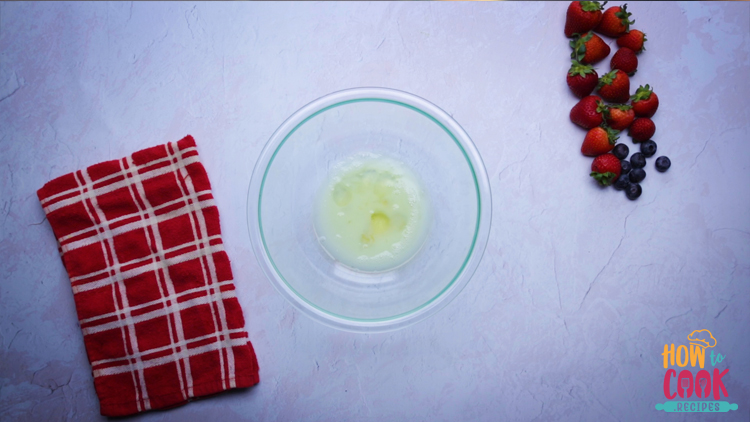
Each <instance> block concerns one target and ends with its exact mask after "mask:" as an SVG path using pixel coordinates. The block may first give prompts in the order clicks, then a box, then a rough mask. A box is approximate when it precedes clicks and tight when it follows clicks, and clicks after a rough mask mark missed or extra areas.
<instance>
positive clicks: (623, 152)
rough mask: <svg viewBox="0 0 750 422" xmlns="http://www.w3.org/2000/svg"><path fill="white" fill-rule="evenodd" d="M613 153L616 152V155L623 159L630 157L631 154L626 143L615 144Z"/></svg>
mask: <svg viewBox="0 0 750 422" xmlns="http://www.w3.org/2000/svg"><path fill="white" fill-rule="evenodd" d="M612 154H614V155H615V157H617V158H619V159H621V160H623V159H625V158H628V154H630V149H629V148H628V146H627V145H625V144H617V145H615V148H614V149H613V150H612Z"/></svg>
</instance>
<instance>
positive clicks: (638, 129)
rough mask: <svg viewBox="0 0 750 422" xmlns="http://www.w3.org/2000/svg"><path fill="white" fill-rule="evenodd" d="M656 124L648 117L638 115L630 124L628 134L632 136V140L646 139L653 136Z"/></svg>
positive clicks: (641, 140)
mask: <svg viewBox="0 0 750 422" xmlns="http://www.w3.org/2000/svg"><path fill="white" fill-rule="evenodd" d="M655 132H656V125H655V124H654V122H653V121H652V120H651V119H649V118H648V117H639V118H637V119H635V120H633V123H631V124H630V130H629V131H628V135H630V137H631V138H633V142H643V141H648V140H649V139H651V137H652V136H654V133H655Z"/></svg>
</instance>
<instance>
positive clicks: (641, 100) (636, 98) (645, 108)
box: [630, 84, 659, 117]
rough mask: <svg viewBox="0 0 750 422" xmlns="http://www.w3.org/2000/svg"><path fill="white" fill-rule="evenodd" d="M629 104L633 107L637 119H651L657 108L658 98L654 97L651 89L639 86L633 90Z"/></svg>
mask: <svg viewBox="0 0 750 422" xmlns="http://www.w3.org/2000/svg"><path fill="white" fill-rule="evenodd" d="M630 100H631V101H630V104H632V105H633V111H634V112H635V115H636V116H638V117H652V116H653V115H654V113H656V109H657V108H659V97H657V96H656V94H655V93H654V91H652V90H651V87H649V86H648V84H646V86H645V87H644V86H639V87H638V89H637V90H635V95H633V96H632V97H630Z"/></svg>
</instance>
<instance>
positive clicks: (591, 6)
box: [581, 1, 607, 12]
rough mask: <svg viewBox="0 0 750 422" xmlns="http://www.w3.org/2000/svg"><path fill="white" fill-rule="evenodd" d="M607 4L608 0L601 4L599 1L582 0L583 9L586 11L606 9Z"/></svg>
mask: <svg viewBox="0 0 750 422" xmlns="http://www.w3.org/2000/svg"><path fill="white" fill-rule="evenodd" d="M605 4H607V2H606V1H605V2H604V3H602V4H599V2H598V1H582V2H581V10H583V11H584V12H596V11H597V10H602V9H604V5H605Z"/></svg>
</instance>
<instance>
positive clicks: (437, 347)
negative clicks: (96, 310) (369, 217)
mask: <svg viewBox="0 0 750 422" xmlns="http://www.w3.org/2000/svg"><path fill="white" fill-rule="evenodd" d="M566 6H567V3H548V4H540V3H512V4H511V3H508V4H488V3H481V4H466V3H460V4H449V3H392V4H390V3H357V4H330V3H328V4H311V3H304V4H288V3H284V4H268V3H254V4H238V3H231V4H197V5H196V4H192V3H159V4H145V3H136V4H130V3H109V4H108V3H83V4H64V3H63V4H61V3H0V211H1V212H0V419H2V420H60V419H71V420H92V419H97V418H100V416H99V414H98V402H97V400H96V396H95V394H94V390H93V385H92V382H91V375H90V367H89V365H88V362H87V360H86V355H85V352H84V349H83V342H82V338H81V333H80V330H79V328H78V326H77V323H76V318H75V311H74V306H73V300H72V295H71V291H70V287H69V281H68V279H67V276H66V275H65V272H64V270H63V266H62V264H61V262H60V259H59V256H58V255H57V251H56V245H55V241H54V237H53V235H52V232H51V230H50V228H49V225H48V224H47V223H46V221H43V212H42V210H41V207H40V205H39V203H38V201H37V199H36V195H35V190H36V189H37V188H39V187H41V186H42V184H43V183H44V182H46V181H47V180H49V179H50V178H53V177H55V176H59V175H62V174H64V173H67V172H70V171H73V170H76V169H78V168H79V167H81V166H86V165H90V164H94V163H97V162H100V161H103V160H107V159H114V158H119V157H122V156H124V155H126V154H129V153H131V152H133V151H135V150H137V149H140V148H144V147H147V146H151V145H154V144H157V143H163V142H166V141H175V140H178V139H179V138H181V137H182V136H184V135H185V134H188V133H189V134H192V135H193V136H195V138H196V140H197V141H198V146H199V150H200V153H201V157H202V160H203V163H204V164H205V166H206V168H207V171H208V173H209V175H210V177H211V181H212V183H213V186H214V193H215V196H216V201H217V203H218V204H219V209H220V211H221V213H222V227H223V230H224V234H225V236H224V240H225V243H226V245H227V249H228V252H229V255H230V257H231V258H232V259H233V268H234V271H235V276H236V283H237V288H238V294H239V296H240V300H241V303H242V305H243V307H244V310H245V314H246V319H247V328H248V331H249V333H250V338H251V339H252V341H253V344H254V345H255V348H256V352H257V354H258V359H259V363H260V368H261V383H260V384H259V385H258V386H256V387H254V388H252V389H249V390H245V391H241V392H234V393H228V394H223V395H220V396H217V397H214V398H211V399H208V400H204V401H199V402H196V403H192V404H189V405H187V406H184V407H181V408H178V409H174V410H170V411H166V412H152V413H150V414H146V415H144V416H142V418H143V419H148V420H186V419H187V420H201V419H202V420H221V419H223V420H233V419H247V420H451V421H461V420H488V421H490V420H492V421H494V420H503V419H513V420H531V419H537V420H550V419H553V420H554V419H559V420H566V419H571V420H591V421H602V420H644V419H654V420H656V419H664V418H665V414H663V413H661V412H657V411H655V410H654V404H655V403H657V402H662V401H664V396H663V393H662V391H661V384H662V380H663V376H664V372H665V371H664V369H663V368H662V366H661V356H660V353H661V351H662V348H663V345H664V343H672V342H674V343H678V344H680V343H685V342H686V340H685V336H686V335H687V334H688V333H689V332H690V331H692V330H694V329H699V328H707V329H710V330H711V331H712V332H713V333H714V336H715V337H716V338H717V339H718V342H719V344H718V345H717V347H716V350H717V351H718V352H721V353H722V354H724V355H726V356H727V359H726V361H725V364H726V367H728V368H729V369H730V370H729V376H728V377H725V384H726V386H727V389H728V392H729V399H728V401H730V402H734V403H739V406H740V408H739V410H738V411H735V412H732V413H728V414H708V415H706V417H707V418H709V419H713V420H748V415H749V412H750V383H749V382H748V380H749V379H750V307H749V306H748V305H750V183H748V180H750V178H749V177H748V162H750V144H749V143H748V139H749V136H750V133H748V132H749V127H750V126H749V125H750V123H749V122H750V100H748V98H750V83H749V82H748V75H750V56H749V54H748V53H749V52H750V4H748V3H743V2H737V3H709V4H697V3H656V4H646V3H631V4H630V5H629V9H630V10H631V11H632V12H633V14H634V17H635V18H636V21H637V22H636V25H635V26H636V27H637V28H639V29H642V30H644V31H645V32H646V33H647V34H648V38H649V41H648V43H647V48H648V50H647V51H646V52H645V53H644V54H643V55H641V56H640V58H639V60H640V67H639V71H638V73H637V75H636V76H635V77H634V78H633V80H632V85H633V89H635V88H636V87H637V86H638V85H639V84H645V83H649V84H651V85H652V86H654V87H655V88H656V91H657V93H658V94H659V98H660V100H661V106H660V109H659V111H658V113H657V115H656V116H655V118H654V120H655V122H656V125H657V133H656V136H655V137H654V139H655V140H656V141H657V143H658V144H659V154H658V155H662V154H666V155H668V156H669V157H670V158H671V159H672V163H673V165H672V169H671V170H670V171H669V172H668V173H666V174H658V173H656V172H655V171H653V167H652V166H653V161H650V162H649V164H648V167H647V171H648V170H650V171H648V173H649V174H648V178H647V179H646V181H645V182H644V183H643V187H644V193H643V196H642V197H641V198H640V199H639V200H638V201H635V202H630V201H628V200H627V199H626V198H625V197H624V195H622V193H621V192H615V191H614V190H612V189H609V190H606V191H602V190H600V189H598V188H597V187H596V186H594V184H593V183H592V182H591V180H589V179H590V178H589V177H588V176H587V173H588V166H589V165H590V159H587V158H585V157H582V156H581V155H580V153H579V148H580V142H581V140H582V139H583V134H584V133H583V131H582V130H580V129H578V128H577V127H575V126H573V125H572V124H571V123H570V122H569V120H568V111H569V109H570V107H572V105H573V104H574V102H575V100H574V98H573V97H572V95H571V94H570V93H569V92H568V90H567V87H566V86H565V82H564V80H565V71H566V70H567V67H568V57H567V56H568V51H569V49H568V46H567V40H566V39H565V38H564V36H563V34H562V32H563V30H562V29H563V23H564V13H565V8H566ZM608 41H609V42H611V44H612V45H614V42H613V41H611V40H608ZM613 51H614V50H613ZM599 70H600V73H602V72H601V71H602V70H604V71H606V70H608V65H607V64H606V63H604V64H602V65H600V66H599ZM356 86H386V87H391V88H397V89H402V90H405V91H408V92H412V93H414V94H417V95H419V96H422V97H424V98H426V99H428V100H430V101H432V102H434V103H435V104H437V105H438V106H440V107H442V108H443V109H445V110H446V111H448V112H449V113H451V114H452V115H453V116H454V117H455V118H456V120H458V122H459V123H461V124H462V125H463V127H464V128H465V129H466V131H467V132H468V133H469V135H470V136H471V137H472V138H473V140H474V142H475V143H476V144H477V147H478V149H479V151H480V152H481V153H482V155H483V158H484V161H485V164H486V166H487V170H488V173H489V174H490V176H491V184H492V190H493V207H494V215H493V227H492V234H491V237H490V241H489V245H488V247H487V251H486V254H485V257H484V260H483V261H482V263H481V265H480V267H479V269H478V271H477V273H476V275H475V277H474V278H473V280H472V281H471V282H470V283H469V285H468V286H467V288H466V289H465V290H464V291H463V292H462V293H461V295H460V296H459V297H458V298H457V299H456V300H455V301H453V302H452V303H451V304H450V305H448V307H446V308H445V309H444V310H443V311H441V312H440V313H438V314H437V315H436V316H435V317H434V318H432V319H430V320H428V321H426V322H423V323H420V324H418V325H416V326H413V327H411V328H407V329H404V330H402V331H398V332H394V333H387V334H376V335H374V334H373V335H358V334H351V333H345V332H338V331H334V330H332V329H329V328H326V327H324V326H322V325H319V324H317V323H315V322H313V321H311V320H309V319H307V318H306V317H303V316H300V315H299V314H298V312H296V311H295V310H294V309H293V308H292V307H291V305H289V304H288V303H286V302H285V301H284V300H283V299H282V298H281V296H280V295H279V294H278V293H277V292H276V291H275V290H273V288H272V286H271V284H270V283H269V282H268V281H267V280H266V279H265V277H264V276H263V275H262V273H261V272H260V270H259V267H258V265H257V263H256V261H255V258H254V257H253V255H252V252H251V249H250V242H249V239H248V236H247V229H246V220H245V199H246V198H245V196H246V189H247V185H248V183H249V178H250V172H251V169H252V166H253V164H254V162H255V159H256V157H257V155H258V153H259V152H260V149H261V147H262V146H263V144H264V143H265V142H266V140H267V139H268V138H269V137H270V135H271V133H272V132H273V131H274V130H275V129H276V127H277V126H278V125H279V124H280V123H281V122H282V121H283V120H284V119H285V118H286V117H287V116H289V115H290V114H291V113H292V112H294V111H295V110H296V109H298V108H299V107H301V106H302V105H304V104H305V103H307V102H309V101H311V100H313V99H315V98H318V97H320V96H322V95H324V94H327V93H329V92H332V91H335V90H339V89H343V88H349V87H356ZM623 140H624V141H625V142H626V143H628V144H629V145H631V150H632V144H630V141H629V139H627V136H624V138H623ZM40 222H41V223H40ZM669 416H672V417H670V418H669V419H670V420H672V419H674V420H677V419H680V420H688V419H689V420H693V419H697V418H698V417H699V416H700V415H686V414H682V415H680V414H675V415H669Z"/></svg>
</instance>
